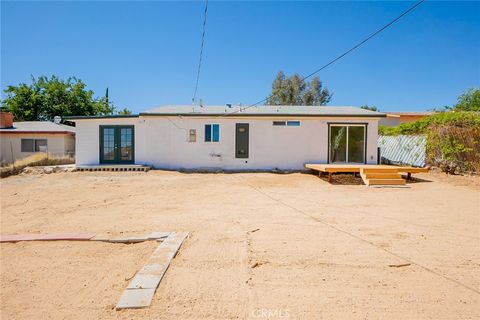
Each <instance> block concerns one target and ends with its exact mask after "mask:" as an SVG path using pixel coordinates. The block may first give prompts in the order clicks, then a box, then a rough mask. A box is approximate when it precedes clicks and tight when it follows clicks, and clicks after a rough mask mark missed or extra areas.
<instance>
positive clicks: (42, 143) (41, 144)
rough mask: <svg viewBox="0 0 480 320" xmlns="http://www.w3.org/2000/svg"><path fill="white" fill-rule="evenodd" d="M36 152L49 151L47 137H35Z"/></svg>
mask: <svg viewBox="0 0 480 320" xmlns="http://www.w3.org/2000/svg"><path fill="white" fill-rule="evenodd" d="M35 152H47V139H35Z"/></svg>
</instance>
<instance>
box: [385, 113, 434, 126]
mask: <svg viewBox="0 0 480 320" xmlns="http://www.w3.org/2000/svg"><path fill="white" fill-rule="evenodd" d="M425 117H426V115H404V114H402V115H400V116H397V117H391V116H390V117H389V116H387V117H386V118H382V119H380V121H379V125H381V126H387V127H395V126H398V125H400V124H402V123H408V122H414V121H417V120H420V119H422V118H425Z"/></svg>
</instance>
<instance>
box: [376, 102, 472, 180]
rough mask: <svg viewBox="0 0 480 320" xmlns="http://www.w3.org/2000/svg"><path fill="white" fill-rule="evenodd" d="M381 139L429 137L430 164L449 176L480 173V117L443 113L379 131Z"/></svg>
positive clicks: (467, 114)
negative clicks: (393, 136)
mask: <svg viewBox="0 0 480 320" xmlns="http://www.w3.org/2000/svg"><path fill="white" fill-rule="evenodd" d="M379 133H380V134H381V135H400V134H402V135H415V134H423V135H426V137H427V150H426V152H427V162H428V163H429V164H431V165H435V166H438V167H439V168H440V169H441V170H442V171H444V172H447V173H452V174H453V173H461V172H466V171H471V172H477V173H480V114H479V113H477V112H454V111H452V112H441V113H436V114H434V115H431V116H428V117H425V118H423V119H421V120H418V121H415V122H410V123H404V124H401V125H399V126H397V127H383V126H381V127H380V128H379Z"/></svg>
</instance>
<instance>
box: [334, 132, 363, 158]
mask: <svg viewBox="0 0 480 320" xmlns="http://www.w3.org/2000/svg"><path fill="white" fill-rule="evenodd" d="M365 146H366V125H364V124H362V125H358V124H330V125H329V144H328V149H329V155H328V160H329V161H328V162H329V163H365V150H366V148H365Z"/></svg>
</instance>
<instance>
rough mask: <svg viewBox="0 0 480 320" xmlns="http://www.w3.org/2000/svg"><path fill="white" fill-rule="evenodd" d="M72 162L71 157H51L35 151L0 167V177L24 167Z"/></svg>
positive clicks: (12, 173)
mask: <svg viewBox="0 0 480 320" xmlns="http://www.w3.org/2000/svg"><path fill="white" fill-rule="evenodd" d="M72 163H75V160H74V159H73V158H72V157H51V156H49V155H48V154H47V153H36V154H33V155H31V156H28V157H26V158H24V159H21V160H17V161H15V163H13V164H10V165H7V166H5V167H2V168H1V169H0V178H6V177H8V176H11V175H15V174H19V173H20V172H21V171H22V170H23V169H24V168H25V167H36V166H55V165H62V164H72Z"/></svg>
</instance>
